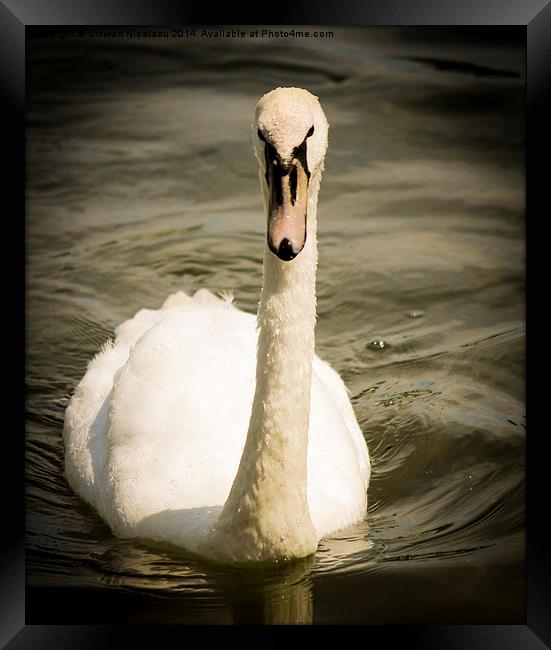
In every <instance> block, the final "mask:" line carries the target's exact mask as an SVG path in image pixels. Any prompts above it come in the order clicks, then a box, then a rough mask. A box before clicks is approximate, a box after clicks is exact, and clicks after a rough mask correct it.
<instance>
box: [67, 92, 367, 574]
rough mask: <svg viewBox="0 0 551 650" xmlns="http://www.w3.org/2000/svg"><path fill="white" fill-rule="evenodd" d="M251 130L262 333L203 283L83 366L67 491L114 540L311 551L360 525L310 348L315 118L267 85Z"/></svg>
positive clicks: (71, 424)
mask: <svg viewBox="0 0 551 650" xmlns="http://www.w3.org/2000/svg"><path fill="white" fill-rule="evenodd" d="M311 125H312V127H313V125H315V133H314V129H313V128H312V129H311V131H312V133H310V131H309V128H310V126H311ZM257 130H258V136H259V137H257V141H255V152H256V154H257V157H258V159H259V162H260V165H261V168H260V178H261V183H262V186H263V189H264V198H265V205H266V209H267V211H268V244H269V246H266V249H265V255H264V287H263V292H262V299H261V302H260V306H259V311H258V316H257V319H256V326H255V317H254V316H253V315H252V314H247V313H244V312H242V311H240V310H238V309H236V308H235V307H234V305H233V304H232V303H231V301H230V300H227V299H218V298H216V297H214V296H213V295H212V294H211V293H210V292H208V291H206V290H200V291H199V292H198V293H197V294H196V295H195V296H194V297H193V298H191V297H189V296H187V295H186V294H184V293H182V292H178V293H177V294H174V295H173V296H170V297H169V298H168V300H167V301H166V302H165V304H164V305H163V307H162V308H161V309H159V310H142V311H140V312H138V314H136V316H135V317H134V318H133V319H131V320H129V321H127V322H125V323H123V324H122V325H121V326H120V327H119V328H118V329H117V332H116V334H117V336H116V340H115V342H114V343H112V344H111V343H110V344H107V345H106V346H105V347H104V349H103V350H102V352H101V353H100V354H99V355H98V356H97V357H96V358H95V359H94V360H93V361H92V362H91V363H90V365H89V368H88V371H87V373H86V375H85V376H84V378H83V379H82V381H81V382H80V384H79V386H78V387H77V389H76V391H75V394H74V396H73V398H72V400H71V403H70V405H69V407H68V409H67V414H66V420H65V430H64V438H65V445H66V473H67V476H68V479H69V481H70V483H71V485H72V486H73V488H74V489H75V490H76V491H77V492H78V493H79V494H80V495H81V496H82V497H83V498H84V499H85V500H87V501H88V502H89V503H91V504H92V505H93V506H94V507H95V508H96V509H97V510H98V512H99V513H100V514H101V516H102V517H103V518H104V519H105V520H106V521H107V522H108V523H109V525H110V526H111V528H112V529H113V530H114V531H115V532H116V533H117V534H119V535H122V536H132V537H144V538H150V539H153V540H158V541H166V542H170V543H173V544H177V545H179V546H182V547H184V548H185V549H187V550H189V551H191V552H194V553H197V554H199V555H202V556H205V557H208V558H211V559H213V560H217V561H222V562H231V561H247V560H268V559H278V558H284V557H285V558H291V557H302V556H305V555H308V554H310V553H312V552H314V551H315V549H316V547H317V545H318V542H319V540H320V539H321V538H322V537H323V536H325V535H327V534H329V533H331V532H333V531H335V530H338V529H340V528H343V527H345V526H347V525H350V524H352V523H355V522H357V521H358V520H360V519H362V518H363V516H364V514H365V509H366V490H367V484H368V481H369V471H370V464H369V455H368V452H367V448H366V445H365V441H364V438H363V435H362V432H361V430H360V428H359V426H358V424H357V421H356V418H355V416H354V412H353V410H352V406H351V404H350V401H349V398H348V394H347V391H346V388H345V386H344V384H343V382H342V380H341V379H340V377H339V376H338V374H337V373H336V372H335V371H334V370H333V369H332V368H331V367H330V366H329V365H328V364H326V363H324V362H323V361H321V360H320V359H319V358H318V357H317V356H316V355H315V354H314V325H315V317H316V316H315V271H316V265H317V249H316V206H317V195H318V190H319V181H320V175H321V169H322V166H323V157H324V155H325V148H326V146H327V123H326V121H325V116H324V115H323V112H322V111H321V107H320V106H319V103H318V102H317V99H315V98H314V97H313V96H312V95H310V94H309V93H307V92H306V91H303V90H300V89H277V90H275V91H272V92H271V93H268V95H265V96H264V97H263V98H262V100H261V101H260V102H259V104H258V106H257V113H256V117H255V123H254V125H253V133H254V136H253V137H256V133H257ZM295 132H299V137H298V139H297V137H296V136H295V135H294V133H295ZM307 132H308V133H310V136H307V137H309V138H311V141H312V142H311V146H310V140H309V141H308V146H309V147H310V148H309V149H308V150H307V145H306V138H304V135H305V134H306V133H307ZM293 137H294V138H295V139H294V140H293ZM303 138H304V140H303ZM264 142H265V143H266V144H265V145H264V144H263V143H264ZM299 145H300V147H299ZM270 156H272V158H270ZM276 158H277V159H276ZM263 161H264V162H263ZM267 167H268V169H266V168H267ZM292 174H294V179H292V180H291V178H292ZM287 179H288V182H289V183H293V184H294V186H291V185H286V184H285V183H286V182H287ZM278 182H280V183H281V184H282V185H281V187H280V186H278V191H279V194H278V196H277V197H276V198H277V201H276V199H274V196H275V194H274V190H273V187H274V186H275V185H276V184H277V183H278ZM291 187H292V189H289V188H291ZM281 188H283V189H281ZM291 193H292V194H293V195H294V200H293V201H290V200H289V199H290V196H291ZM274 201H276V203H277V205H276V203H274ZM306 215H307V218H306ZM303 217H304V223H305V226H304V225H303V223H302V220H301V219H302V218H303ZM304 228H306V229H304ZM299 253H300V254H299Z"/></svg>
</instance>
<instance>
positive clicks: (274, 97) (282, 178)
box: [253, 88, 328, 261]
mask: <svg viewBox="0 0 551 650" xmlns="http://www.w3.org/2000/svg"><path fill="white" fill-rule="evenodd" d="M327 132H328V124H327V119H326V118H325V114H324V112H323V110H322V108H321V106H320V103H319V101H318V99H317V97H314V95H312V94H311V93H309V92H308V91H307V90H303V89H302V88H276V89H275V90H272V91H271V92H269V93H267V94H266V95H264V97H262V98H261V99H260V101H259V102H258V104H257V105H256V111H255V117H254V122H253V147H254V151H255V154H256V157H257V159H258V163H259V165H260V169H261V178H262V182H263V183H264V185H265V187H264V189H265V192H266V196H267V200H266V206H267V209H268V237H267V239H268V246H269V248H270V250H271V251H272V253H274V254H275V255H277V256H278V257H279V258H280V259H281V260H284V261H289V260H292V259H293V258H295V257H296V256H297V255H298V254H299V253H300V251H301V250H302V249H303V248H304V244H305V243H306V219H307V210H308V191H309V187H310V185H311V179H312V178H314V177H316V176H317V175H318V174H319V172H321V170H322V169H323V160H324V158H325V152H326V150H327ZM316 186H317V184H316Z"/></svg>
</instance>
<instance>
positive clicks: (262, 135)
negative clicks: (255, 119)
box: [257, 129, 266, 142]
mask: <svg viewBox="0 0 551 650" xmlns="http://www.w3.org/2000/svg"><path fill="white" fill-rule="evenodd" d="M257 134H258V137H259V138H260V139H261V140H262V142H266V138H265V137H264V133H262V131H261V130H260V129H258V131H257Z"/></svg>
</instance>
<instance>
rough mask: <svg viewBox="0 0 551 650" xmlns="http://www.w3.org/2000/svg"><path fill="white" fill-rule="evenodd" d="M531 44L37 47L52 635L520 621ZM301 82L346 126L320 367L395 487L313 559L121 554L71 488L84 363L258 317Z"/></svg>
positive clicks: (441, 37) (42, 443)
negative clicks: (273, 197) (123, 329)
mask: <svg viewBox="0 0 551 650" xmlns="http://www.w3.org/2000/svg"><path fill="white" fill-rule="evenodd" d="M513 32H514V30H513V31H511V30H509V31H508V32H507V34H506V35H505V36H502V37H499V31H495V30H494V31H490V32H487V31H485V30H484V29H478V30H474V31H472V30H471V31H468V32H464V31H461V30H459V31H458V30H455V31H454V30H450V29H440V28H422V29H409V30H403V29H394V28H388V29H387V28H377V29H346V28H335V37H334V38H332V39H329V38H328V39H325V40H323V41H322V40H320V39H317V40H316V39H303V40H300V39H294V40H289V41H287V40H286V41H283V40H280V41H279V42H276V40H274V39H264V40H258V41H255V40H254V39H227V40H221V39H218V40H213V41H201V42H199V40H194V41H193V40H185V39H183V40H178V39H157V40H147V39H125V40H120V39H118V40H117V39H101V40H100V39H96V40H95V41H92V40H91V39H78V40H74V39H66V40H63V41H60V40H49V39H43V40H41V39H36V40H33V39H30V40H29V41H28V56H27V62H28V69H27V83H28V93H27V98H28V102H27V126H28V129H27V158H26V159H27V179H28V182H27V222H26V226H27V229H26V232H27V323H26V330H27V358H26V368H27V413H28V423H27V439H26V454H27V456H26V463H27V465H26V466H27V495H28V503H27V534H28V536H27V576H28V584H29V592H28V594H27V606H28V620H29V621H30V622H35V621H36V622H43V623H54V622H57V623H71V622H79V623H98V622H105V621H109V622H126V621H132V622H138V621H143V622H149V623H158V622H171V623H204V622H208V623H231V622H242V623H248V622H250V623H254V622H261V621H262V622H273V623H279V622H280V623H308V622H314V623H327V622H332V623H339V622H353V623H364V622H370V623H379V622H385V623H400V622H412V623H415V622H429V623H430V622H443V623H449V622H460V623H461V622H462V623H469V622H479V623H488V622H499V623H503V622H520V620H522V616H523V607H522V602H521V601H522V598H521V596H522V587H523V577H522V566H523V549H524V540H523V530H524V462H523V458H524V438H525V424H524V344H525V334H524V174H523V164H524V121H523V110H524V49H523V48H524V40H525V39H524V34H523V33H522V30H520V32H519V38H518V39H517V38H515V37H514V33H513ZM297 62H299V63H297ZM278 85H286V86H289V85H296V86H302V87H306V88H308V89H309V90H310V91H311V92H313V93H314V94H316V95H318V96H319V97H320V99H321V101H322V104H323V106H324V110H325V111H326V114H327V116H328V120H329V122H330V124H331V132H330V147H329V152H328V157H327V161H326V172H327V173H326V175H325V177H324V180H323V183H322V188H321V195H320V203H319V251H320V266H319V273H318V285H317V293H318V316H319V319H318V324H317V329H316V348H317V349H316V351H317V353H318V354H319V355H320V356H321V357H322V358H324V359H326V360H327V361H329V362H330V363H331V364H332V365H334V366H335V368H336V370H337V371H338V372H339V373H340V374H341V376H342V377H343V379H344V380H345V382H346V384H347V386H348V388H349V390H350V393H351V396H352V402H353V405H354V408H355V411H356V414H357V417H358V421H359V423H360V426H361V428H362V431H363V432H364V434H365V436H366V439H367V442H368V446H369V449H370V452H371V455H372V460H373V473H372V479H371V483H370V486H369V494H368V512H367V515H366V520H365V521H363V522H360V523H359V524H358V525H357V526H355V527H352V528H350V529H347V530H345V531H341V532H340V533H338V534H336V535H334V536H333V538H331V539H325V540H322V542H321V544H320V546H319V549H318V551H317V553H316V554H315V556H314V557H313V558H309V559H308V560H305V561H304V562H302V563H299V564H297V565H292V566H291V565H289V566H282V567H277V568H276V567H273V568H272V570H268V569H263V570H258V571H252V572H251V571H246V572H245V571H229V570H221V569H219V568H215V567H212V566H207V565H204V564H201V563H200V562H196V561H195V560H192V559H190V558H187V557H182V556H181V555H180V554H179V552H178V550H175V549H168V548H163V547H161V548H159V547H156V546H152V545H151V544H149V543H144V542H143V541H136V540H126V539H119V538H115V537H113V535H112V533H111V532H110V531H109V529H108V528H107V527H106V526H105V525H104V524H103V522H102V521H101V520H100V519H99V518H98V517H97V515H96V514H95V513H94V512H93V511H92V510H91V509H90V508H89V507H88V506H86V504H84V503H83V502H82V501H81V500H80V499H78V497H76V496H75V495H74V494H73V493H72V491H71V490H70V489H69V487H68V485H67V483H66V481H65V479H64V476H63V445H62V441H61V430H62V426H63V417H64V411H65V407H66V405H67V403H68V399H69V396H70V395H71V393H72V391H73V390H74V387H75V385H76V383H77V382H78V381H79V379H80V378H81V377H82V375H83V374H84V371H85V368H86V364H87V362H88V360H89V359H90V358H91V357H92V356H93V355H94V354H95V353H96V352H97V350H98V349H99V347H100V346H101V345H102V343H103V342H104V341H105V340H106V339H107V338H109V337H110V336H112V335H113V331H114V328H115V327H116V326H117V325H118V324H119V323H121V322H122V321H124V320H126V319H128V318H130V317H131V316H132V315H133V314H134V313H135V312H136V311H137V310H138V309H140V308H142V307H144V306H145V307H151V308H158V306H160V305H161V304H162V302H163V301H164V299H165V298H166V296H167V295H169V294H170V293H172V292H174V291H177V290H180V289H182V290H185V291H188V292H194V291H195V290H197V289H199V288H201V287H208V288H209V289H211V290H212V291H215V292H216V291H221V290H224V289H231V290H233V292H234V294H235V296H236V303H237V306H238V307H239V308H241V309H244V310H245V311H250V312H254V311H255V310H256V308H257V304H258V293H259V290H260V287H261V284H262V277H261V275H262V256H261V251H262V247H263V243H264V231H265V227H264V226H265V224H264V217H263V216H262V208H261V200H260V196H259V188H258V178H257V167H256V162H255V161H254V159H253V157H252V154H251V147H250V119H251V111H252V109H253V107H254V105H255V103H256V101H257V99H258V97H259V96H260V95H261V94H263V93H264V92H266V91H267V90H269V89H271V88H273V87H276V86H278ZM51 588H55V589H56V598H55V599H53V598H51V595H50V591H49V590H50V589H51ZM41 590H44V591H41ZM77 590H78V591H77ZM517 596H518V597H517ZM85 597H86V598H88V599H89V601H88V602H89V604H88V606H86V607H83V606H82V604H81V602H82V599H83V598H85ZM106 598H109V599H112V600H110V601H109V602H112V603H113V606H109V607H105V606H104V602H105V599H106ZM49 603H52V605H51V606H49ZM54 606H55V607H54ZM45 613H47V614H48V616H47V618H46V619H44V618H41V617H44V616H45V615H46V614H45ZM83 617H84V618H83ZM86 617H88V618H86Z"/></svg>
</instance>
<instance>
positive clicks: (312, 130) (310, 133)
mask: <svg viewBox="0 0 551 650" xmlns="http://www.w3.org/2000/svg"><path fill="white" fill-rule="evenodd" d="M312 133H314V125H313V124H312V126H311V127H310V130H309V131H308V133H307V134H306V137H307V138H309V137H310V136H311V135H312Z"/></svg>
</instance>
